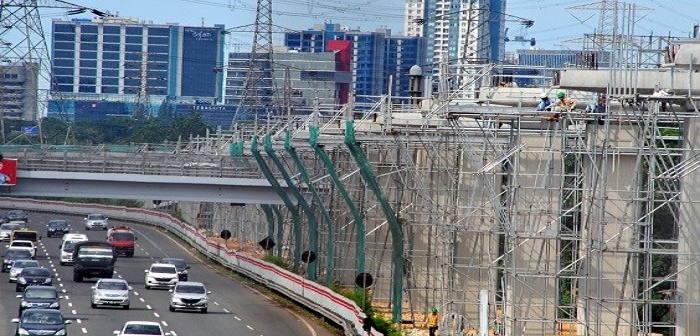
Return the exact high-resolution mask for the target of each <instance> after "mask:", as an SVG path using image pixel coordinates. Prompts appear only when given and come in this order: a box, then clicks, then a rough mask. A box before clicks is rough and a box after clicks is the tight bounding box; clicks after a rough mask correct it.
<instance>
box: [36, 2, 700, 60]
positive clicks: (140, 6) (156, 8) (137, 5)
mask: <svg viewBox="0 0 700 336" xmlns="http://www.w3.org/2000/svg"><path fill="white" fill-rule="evenodd" d="M67 1H69V2H72V3H75V4H79V5H83V6H86V7H90V8H95V9H99V10H101V11H109V12H110V13H112V14H117V13H118V14H119V15H120V16H127V17H134V18H138V19H140V20H144V21H147V22H150V21H152V22H153V23H179V24H181V25H195V26H200V25H205V26H211V25H214V24H224V25H226V27H227V28H234V27H241V28H237V29H235V30H236V31H239V32H235V33H233V34H230V35H229V40H228V41H227V45H228V49H229V50H228V51H247V50H248V49H249V48H250V44H251V42H252V34H251V33H250V32H245V31H247V30H250V29H252V28H250V27H249V25H252V24H253V23H254V22H255V8H256V1H255V0H111V1H107V0H67ZM506 1H507V4H506V14H507V18H508V21H507V23H506V26H507V27H508V37H509V38H510V39H511V40H512V39H513V38H514V37H515V36H516V35H520V36H524V37H525V38H526V39H527V40H529V39H530V38H535V39H536V41H537V45H536V47H537V48H540V49H561V48H564V49H577V47H579V46H580V44H577V43H575V42H572V41H574V40H575V39H577V38H579V37H581V36H582V35H583V34H585V33H592V32H593V31H594V30H595V29H596V28H597V26H598V13H599V11H597V10H593V9H584V8H583V7H586V6H585V5H589V6H588V8H598V7H599V6H598V5H596V4H600V3H601V2H602V1H601V0H593V1H571V0H506ZM272 2H273V4H272V8H273V18H272V20H273V24H274V25H275V26H276V30H277V32H281V31H282V30H284V29H290V30H305V29H308V28H312V27H313V25H314V24H316V23H324V22H333V23H339V24H341V25H344V26H348V27H350V28H359V29H361V30H364V31H374V30H376V29H378V28H390V29H391V30H392V33H393V35H401V34H403V29H404V21H403V14H404V3H405V0H345V1H334V0H272ZM608 2H612V0H608ZM626 3H628V4H634V5H635V6H636V7H637V8H638V10H637V11H636V12H635V13H636V14H635V18H634V20H633V21H634V22H635V24H634V27H635V34H637V35H649V34H652V33H653V34H654V35H664V36H666V35H671V36H681V37H688V36H689V34H690V33H691V32H692V29H693V25H694V24H696V23H700V16H698V15H695V16H694V15H693V14H692V13H695V14H697V13H700V0H672V1H669V0H636V1H634V0H632V1H627V2H626ZM42 13H43V14H44V17H45V20H44V21H45V22H48V23H47V25H48V26H47V27H46V28H45V29H46V30H47V31H49V30H50V19H51V18H63V19H66V18H72V17H80V18H90V15H89V14H80V15H76V16H71V17H66V16H64V15H62V12H61V11H58V10H48V9H47V10H44V11H42ZM522 19H528V20H533V21H534V22H535V23H534V25H533V26H532V27H530V28H524V27H523V25H522V24H521V22H522ZM281 36H282V35H281V34H279V33H275V35H274V39H275V40H276V41H281ZM528 47H529V44H526V43H521V42H509V43H508V44H507V48H508V49H509V50H514V49H520V48H528Z"/></svg>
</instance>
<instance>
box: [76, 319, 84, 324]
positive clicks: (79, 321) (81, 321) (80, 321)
mask: <svg viewBox="0 0 700 336" xmlns="http://www.w3.org/2000/svg"><path fill="white" fill-rule="evenodd" d="M75 322H78V324H80V323H83V320H81V319H76V320H75Z"/></svg>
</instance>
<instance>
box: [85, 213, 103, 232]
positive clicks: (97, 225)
mask: <svg viewBox="0 0 700 336" xmlns="http://www.w3.org/2000/svg"><path fill="white" fill-rule="evenodd" d="M108 219H109V218H107V216H105V215H103V214H99V213H94V214H89V215H87V217H85V218H84V220H85V230H92V229H100V230H107V220H108Z"/></svg>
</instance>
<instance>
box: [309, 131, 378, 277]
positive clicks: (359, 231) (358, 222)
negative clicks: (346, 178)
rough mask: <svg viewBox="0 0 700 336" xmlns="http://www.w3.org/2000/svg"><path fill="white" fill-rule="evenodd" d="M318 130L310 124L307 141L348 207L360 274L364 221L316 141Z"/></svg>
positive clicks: (362, 262)
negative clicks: (352, 220)
mask: <svg viewBox="0 0 700 336" xmlns="http://www.w3.org/2000/svg"><path fill="white" fill-rule="evenodd" d="M319 132H320V130H319V127H318V126H317V125H314V126H311V129H310V136H309V143H310V144H311V148H313V150H314V152H315V153H316V156H318V158H319V159H320V160H321V162H322V163H323V165H324V167H325V168H326V171H327V172H328V175H329V176H330V177H331V180H332V181H333V184H334V185H335V186H336V188H338V192H340V196H341V197H342V198H343V201H345V204H346V205H347V206H348V209H350V213H351V214H352V218H353V219H354V220H355V235H356V236H357V237H356V239H357V245H356V246H355V268H356V271H357V274H361V273H364V272H365V222H364V219H363V218H362V214H361V213H360V210H359V209H358V208H357V207H356V206H355V203H353V201H352V198H351V197H350V193H349V192H348V189H347V188H345V185H344V184H343V182H342V181H340V177H339V176H338V172H337V171H336V170H335V166H333V162H331V158H330V157H328V153H326V151H325V150H324V149H323V147H322V146H321V145H320V144H319V143H318V135H319Z"/></svg>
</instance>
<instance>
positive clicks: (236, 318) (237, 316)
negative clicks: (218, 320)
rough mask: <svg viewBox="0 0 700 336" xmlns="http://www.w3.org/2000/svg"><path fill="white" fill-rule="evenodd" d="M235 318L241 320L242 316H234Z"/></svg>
mask: <svg viewBox="0 0 700 336" xmlns="http://www.w3.org/2000/svg"><path fill="white" fill-rule="evenodd" d="M233 318H235V319H236V320H238V321H240V320H241V318H240V317H238V316H234V317H233Z"/></svg>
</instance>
